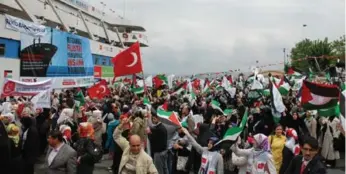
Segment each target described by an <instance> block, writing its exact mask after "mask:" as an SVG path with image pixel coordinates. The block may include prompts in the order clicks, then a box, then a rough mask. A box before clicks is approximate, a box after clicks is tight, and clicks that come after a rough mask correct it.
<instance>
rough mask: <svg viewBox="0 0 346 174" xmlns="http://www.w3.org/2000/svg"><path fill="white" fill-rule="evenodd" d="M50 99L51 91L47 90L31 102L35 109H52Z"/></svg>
mask: <svg viewBox="0 0 346 174" xmlns="http://www.w3.org/2000/svg"><path fill="white" fill-rule="evenodd" d="M50 97H51V89H47V90H44V91H41V92H40V93H38V94H37V95H35V96H34V97H33V98H32V99H31V102H32V103H33V104H34V109H36V108H48V109H49V108H51V104H50Z"/></svg>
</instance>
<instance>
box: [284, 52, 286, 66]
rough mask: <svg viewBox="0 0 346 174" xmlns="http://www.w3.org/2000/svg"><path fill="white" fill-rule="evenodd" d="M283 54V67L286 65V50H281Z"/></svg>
mask: <svg viewBox="0 0 346 174" xmlns="http://www.w3.org/2000/svg"><path fill="white" fill-rule="evenodd" d="M283 52H284V66H285V65H286V48H284V49H283Z"/></svg>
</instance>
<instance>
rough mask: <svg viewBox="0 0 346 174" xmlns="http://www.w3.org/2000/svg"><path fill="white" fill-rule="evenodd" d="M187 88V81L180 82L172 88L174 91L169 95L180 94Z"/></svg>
mask: <svg viewBox="0 0 346 174" xmlns="http://www.w3.org/2000/svg"><path fill="white" fill-rule="evenodd" d="M186 88H187V81H185V82H183V83H181V84H180V85H179V86H177V87H176V88H175V89H174V92H173V93H172V94H171V95H180V94H181V93H182V92H185V91H186Z"/></svg>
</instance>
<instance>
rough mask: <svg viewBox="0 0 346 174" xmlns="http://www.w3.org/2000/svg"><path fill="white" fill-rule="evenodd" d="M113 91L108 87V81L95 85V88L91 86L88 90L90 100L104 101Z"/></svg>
mask: <svg viewBox="0 0 346 174" xmlns="http://www.w3.org/2000/svg"><path fill="white" fill-rule="evenodd" d="M110 93H111V91H110V90H109V88H108V87H107V82H106V80H101V81H100V82H99V83H97V84H95V85H94V86H91V87H90V88H89V89H88V95H89V97H90V98H98V99H102V98H104V97H105V96H106V95H109V94H110Z"/></svg>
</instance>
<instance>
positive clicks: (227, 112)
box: [223, 109, 233, 115]
mask: <svg viewBox="0 0 346 174" xmlns="http://www.w3.org/2000/svg"><path fill="white" fill-rule="evenodd" d="M232 112H233V110H232V109H225V110H224V111H223V113H224V114H225V115H231V114H232Z"/></svg>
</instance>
